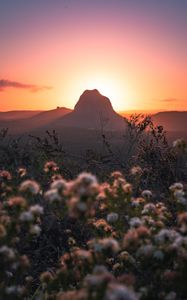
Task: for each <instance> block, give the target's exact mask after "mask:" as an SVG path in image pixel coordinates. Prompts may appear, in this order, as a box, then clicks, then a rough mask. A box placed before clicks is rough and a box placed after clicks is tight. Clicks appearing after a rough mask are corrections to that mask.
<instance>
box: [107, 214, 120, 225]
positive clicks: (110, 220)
mask: <svg viewBox="0 0 187 300" xmlns="http://www.w3.org/2000/svg"><path fill="white" fill-rule="evenodd" d="M118 218H119V215H118V214H117V213H114V212H113V213H110V214H108V215H107V217H106V219H107V222H108V223H115V222H116V221H117V220H118Z"/></svg>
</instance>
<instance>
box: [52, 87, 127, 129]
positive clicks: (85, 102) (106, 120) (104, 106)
mask: <svg viewBox="0 0 187 300" xmlns="http://www.w3.org/2000/svg"><path fill="white" fill-rule="evenodd" d="M50 126H51V127H52V128H56V129H58V130H60V129H62V128H65V127H68V128H70V127H71V128H84V129H91V130H107V131H121V130H124V129H125V128H126V126H127V125H126V122H125V120H124V118H122V117H121V116H120V115H119V114H117V113H116V112H115V111H114V109H113V107H112V104H111V102H110V100H109V99H108V98H107V97H105V96H103V95H101V94H100V93H99V92H98V90H96V89H95V90H86V91H84V93H83V94H82V95H81V96H80V98H79V100H78V102H77V104H76V105H75V107H74V110H73V111H72V112H71V113H69V114H68V115H66V116H64V117H62V118H59V119H58V120H57V121H55V122H53V123H52V124H50Z"/></svg>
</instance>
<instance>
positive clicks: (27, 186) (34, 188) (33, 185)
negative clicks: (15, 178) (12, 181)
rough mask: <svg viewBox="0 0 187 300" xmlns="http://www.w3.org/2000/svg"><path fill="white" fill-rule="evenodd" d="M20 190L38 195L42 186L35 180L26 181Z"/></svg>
mask: <svg viewBox="0 0 187 300" xmlns="http://www.w3.org/2000/svg"><path fill="white" fill-rule="evenodd" d="M19 190H20V191H21V192H30V193H31V194H33V195H36V194H38V193H39V191H40V186H39V184H38V183H37V182H36V181H34V180H25V181H23V182H22V183H21V185H20V188H19Z"/></svg>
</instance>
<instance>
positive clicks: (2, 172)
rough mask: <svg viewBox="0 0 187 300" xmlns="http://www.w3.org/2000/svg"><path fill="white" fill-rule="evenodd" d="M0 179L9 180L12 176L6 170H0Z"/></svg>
mask: <svg viewBox="0 0 187 300" xmlns="http://www.w3.org/2000/svg"><path fill="white" fill-rule="evenodd" d="M0 177H1V178H2V179H4V180H11V179H12V175H11V173H10V172H9V171H6V170H0Z"/></svg>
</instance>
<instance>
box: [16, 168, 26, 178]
mask: <svg viewBox="0 0 187 300" xmlns="http://www.w3.org/2000/svg"><path fill="white" fill-rule="evenodd" d="M18 174H19V176H20V177H24V176H25V175H26V174H27V170H26V169H25V168H19V169H18Z"/></svg>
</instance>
